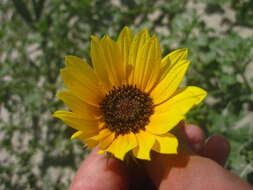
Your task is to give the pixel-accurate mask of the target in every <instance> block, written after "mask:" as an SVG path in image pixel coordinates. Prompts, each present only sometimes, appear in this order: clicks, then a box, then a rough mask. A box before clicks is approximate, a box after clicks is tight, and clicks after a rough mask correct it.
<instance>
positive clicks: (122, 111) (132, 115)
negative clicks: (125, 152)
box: [100, 85, 154, 135]
mask: <svg viewBox="0 0 253 190" xmlns="http://www.w3.org/2000/svg"><path fill="white" fill-rule="evenodd" d="M100 109H101V111H102V116H103V120H104V122H105V127H106V128H108V129H110V130H111V131H113V132H115V133H116V134H117V135H119V134H126V133H129V132H133V133H137V132H138V131H139V130H141V129H144V128H145V126H146V125H147V124H148V123H149V117H150V116H151V115H152V114H153V112H154V105H153V101H152V99H151V98H150V97H149V95H148V94H147V93H145V92H142V91H141V90H139V89H138V88H136V87H135V86H132V85H123V86H122V87H114V88H113V89H112V90H111V91H109V93H108V94H107V95H106V96H105V99H104V100H103V101H102V102H101V103H100Z"/></svg>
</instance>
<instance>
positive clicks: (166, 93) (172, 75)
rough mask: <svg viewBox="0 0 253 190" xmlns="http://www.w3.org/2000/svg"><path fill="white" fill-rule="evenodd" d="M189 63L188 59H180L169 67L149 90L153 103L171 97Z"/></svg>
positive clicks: (158, 102)
mask: <svg viewBox="0 0 253 190" xmlns="http://www.w3.org/2000/svg"><path fill="white" fill-rule="evenodd" d="M189 64H190V62H189V61H188V60H182V61H179V62H178V63H177V64H176V65H174V66H173V67H172V68H171V69H170V71H169V72H168V74H167V75H166V76H165V77H164V79H163V80H162V81H160V82H159V83H158V85H157V86H156V87H155V88H154V90H153V91H152V92H151V96H152V97H153V100H154V104H160V103H162V102H164V101H166V100H168V98H170V97H171V95H172V94H173V93H174V92H175V91H176V89H177V88H178V87H179V85H180V83H181V82H182V80H183V77H184V75H185V72H186V70H187V68H188V66H189Z"/></svg>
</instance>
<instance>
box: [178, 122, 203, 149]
mask: <svg viewBox="0 0 253 190" xmlns="http://www.w3.org/2000/svg"><path fill="white" fill-rule="evenodd" d="M182 131H183V133H184V134H185V136H186V140H187V142H188V145H189V146H190V148H191V149H192V150H193V151H194V152H195V153H197V154H198V153H200V152H201V150H202V149H203V147H204V145H205V133H204V131H203V130H202V129H201V128H199V127H197V126H195V125H191V124H189V125H184V126H183V127H182Z"/></svg>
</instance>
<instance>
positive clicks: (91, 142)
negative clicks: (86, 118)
mask: <svg viewBox="0 0 253 190" xmlns="http://www.w3.org/2000/svg"><path fill="white" fill-rule="evenodd" d="M111 134H112V132H111V131H110V130H109V129H102V130H101V131H100V132H99V133H98V134H97V135H95V136H93V137H90V138H89V139H87V140H86V141H85V142H86V145H88V147H95V146H96V145H97V144H99V143H100V142H101V141H103V140H104V139H105V138H106V137H108V136H110V135H111Z"/></svg>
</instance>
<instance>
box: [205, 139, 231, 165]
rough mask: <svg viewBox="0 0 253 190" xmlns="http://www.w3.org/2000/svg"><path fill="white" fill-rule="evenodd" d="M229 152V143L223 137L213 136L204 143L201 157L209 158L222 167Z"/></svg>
mask: <svg viewBox="0 0 253 190" xmlns="http://www.w3.org/2000/svg"><path fill="white" fill-rule="evenodd" d="M229 152H230V144H229V142H228V141H227V140H226V139H225V138H224V137H223V136H219V135H214V136H212V137H210V138H209V139H208V141H207V142H206V144H205V146H204V147H203V150H202V153H201V155H202V156H205V157H207V158H210V159H212V160H214V161H216V162H217V163H218V164H220V165H222V166H224V164H225V163H226V160H227V158H228V155H229Z"/></svg>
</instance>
